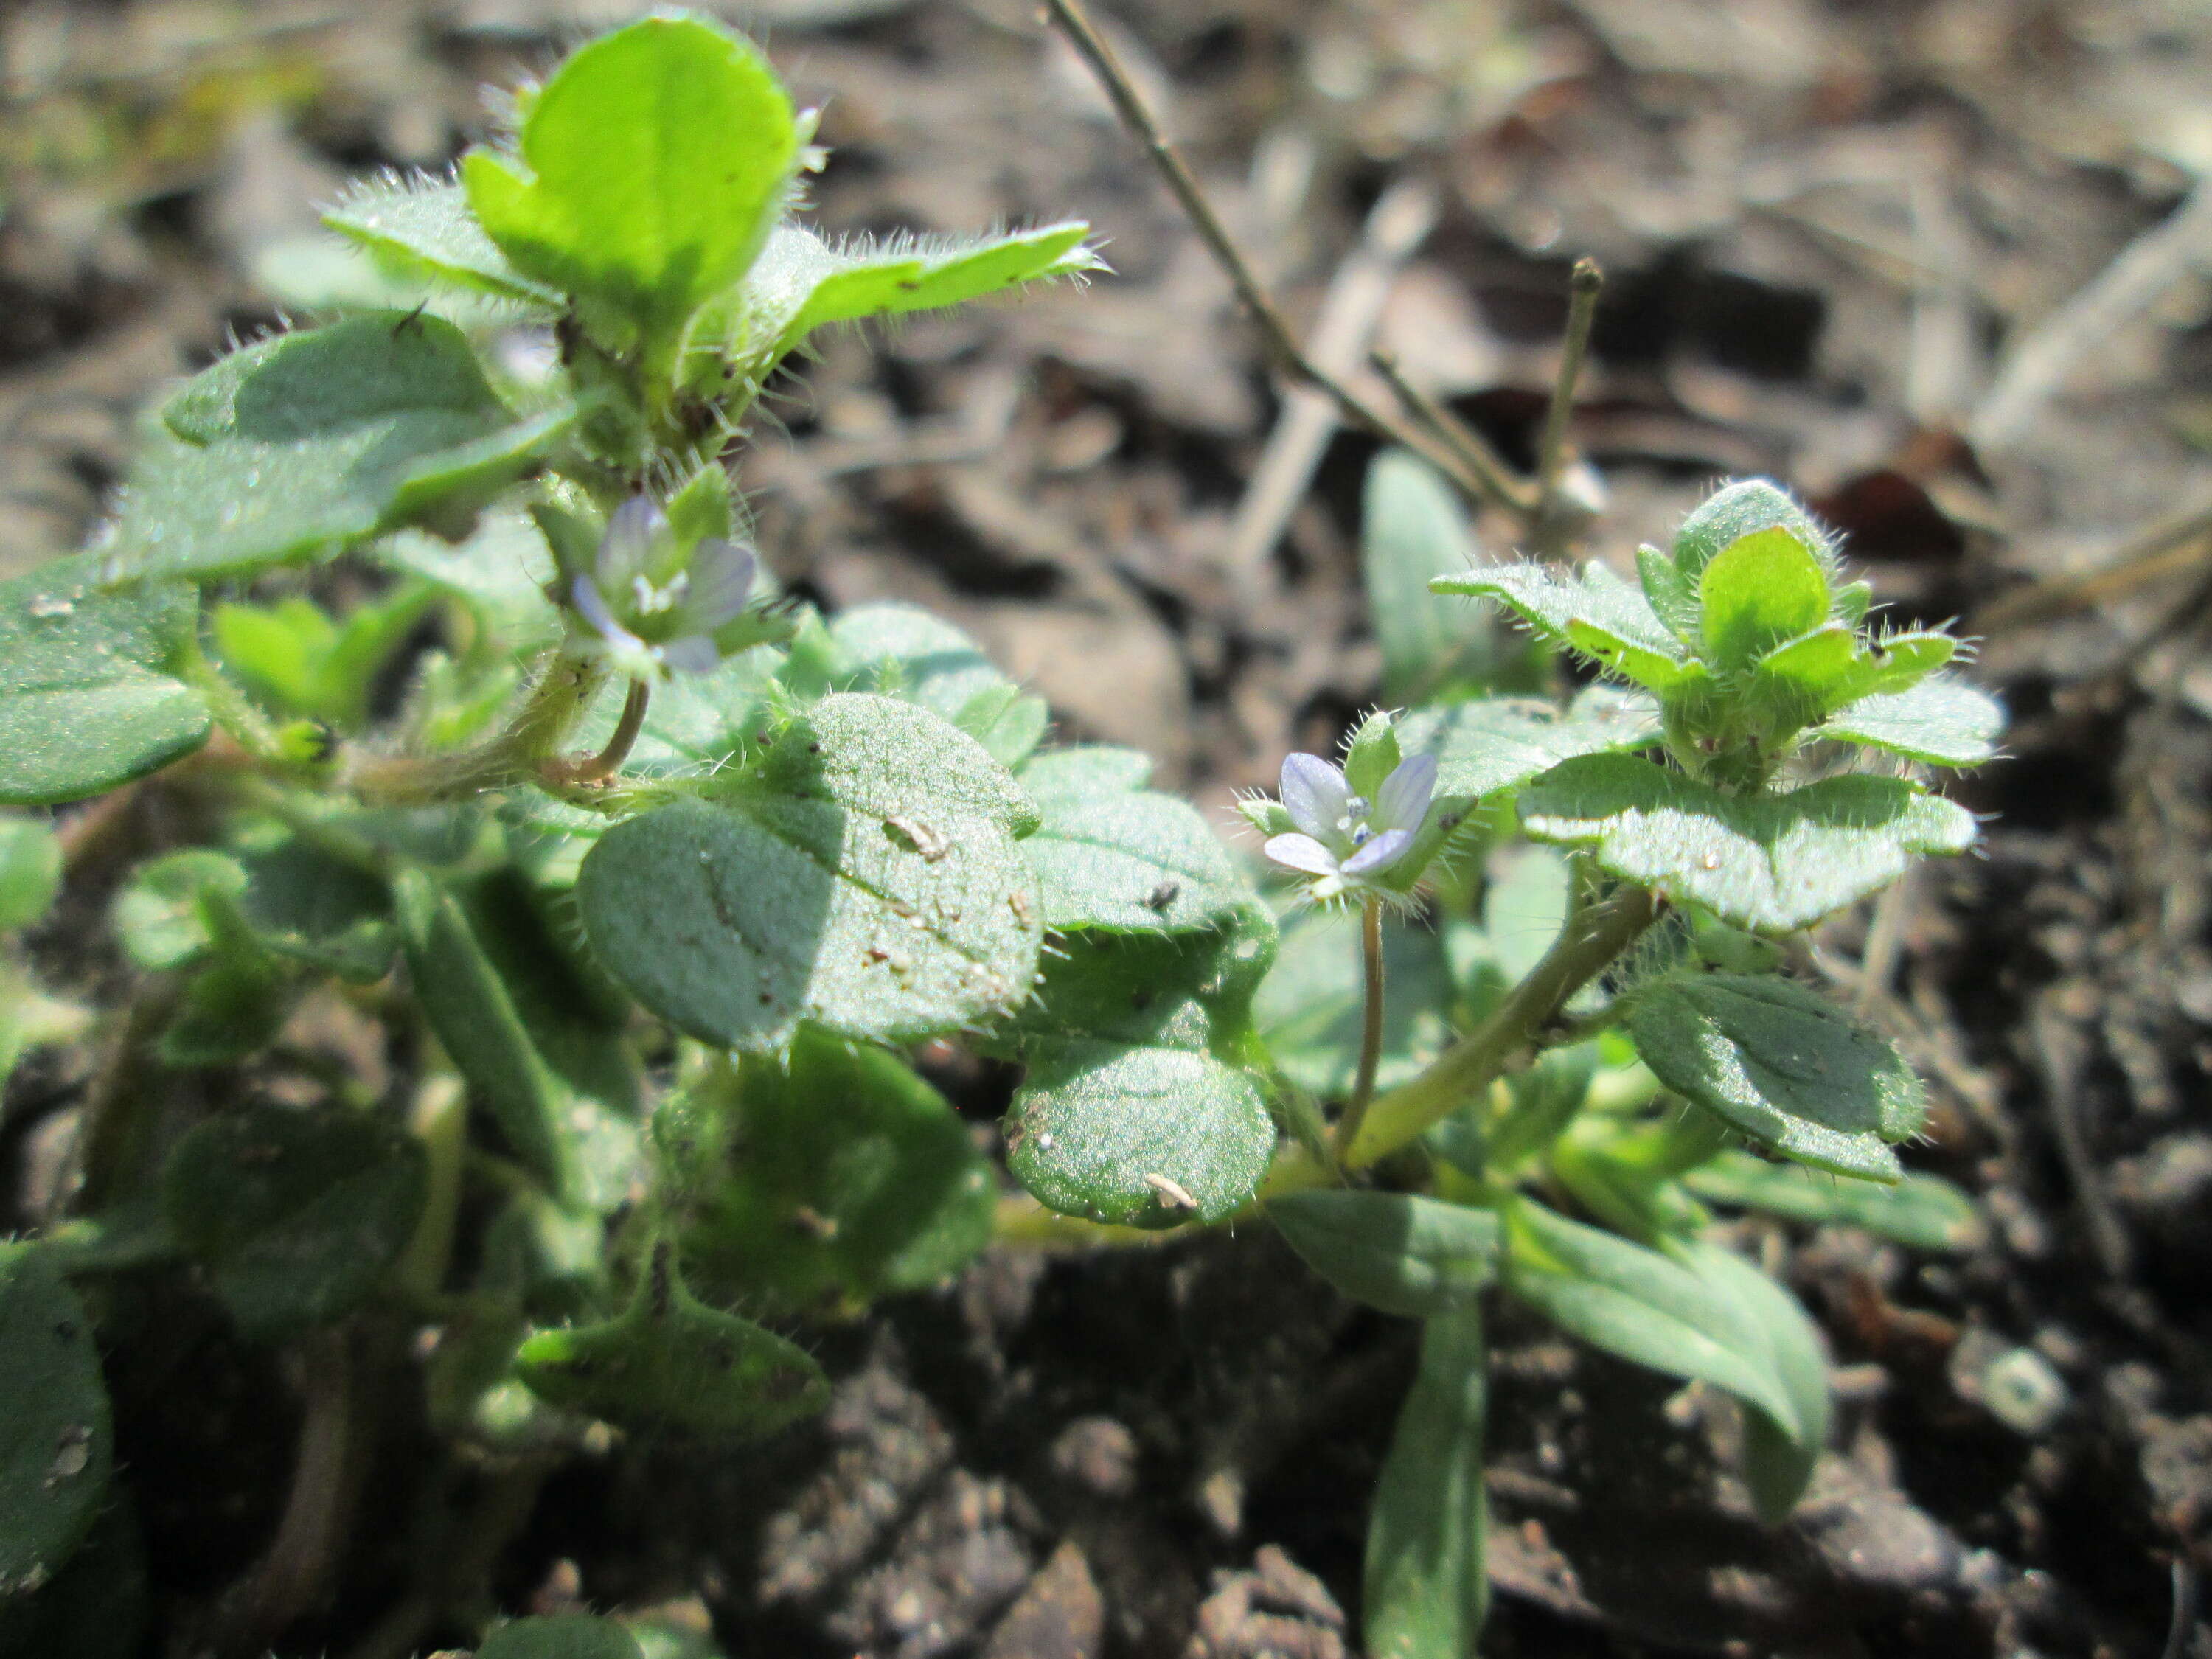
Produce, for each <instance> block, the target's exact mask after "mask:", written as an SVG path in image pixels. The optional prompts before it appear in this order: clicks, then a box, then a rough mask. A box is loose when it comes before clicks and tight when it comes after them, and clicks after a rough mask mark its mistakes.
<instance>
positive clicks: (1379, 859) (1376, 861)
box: [1339, 829, 1413, 876]
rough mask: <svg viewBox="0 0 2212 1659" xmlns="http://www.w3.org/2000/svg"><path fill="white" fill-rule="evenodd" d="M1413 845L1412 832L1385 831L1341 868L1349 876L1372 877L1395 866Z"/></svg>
mask: <svg viewBox="0 0 2212 1659" xmlns="http://www.w3.org/2000/svg"><path fill="white" fill-rule="evenodd" d="M1412 845H1413V831H1412V830H1410V829H1385V830H1384V831H1383V833H1382V834H1381V835H1379V836H1375V837H1374V838H1373V839H1372V840H1370V841H1369V842H1368V843H1367V844H1366V845H1365V846H1364V847H1362V848H1360V849H1359V850H1358V852H1357V853H1354V854H1352V856H1351V857H1350V858H1348V859H1346V860H1345V861H1344V862H1343V864H1342V865H1341V866H1339V868H1340V870H1341V871H1342V872H1343V873H1344V874H1346V875H1347V876H1371V875H1373V874H1374V873H1375V872H1376V871H1377V870H1382V869H1385V868H1387V867H1389V866H1391V865H1393V864H1395V863H1396V862H1397V861H1398V860H1400V859H1401V857H1403V856H1404V855H1405V852H1406V849H1407V848H1409V847H1411V846H1412Z"/></svg>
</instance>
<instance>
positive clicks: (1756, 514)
mask: <svg viewBox="0 0 2212 1659" xmlns="http://www.w3.org/2000/svg"><path fill="white" fill-rule="evenodd" d="M1762 530H1780V531H1784V532H1787V533H1788V534H1789V535H1790V536H1791V537H1792V538H1795V539H1796V540H1797V541H1799V542H1801V543H1802V544H1804V545H1805V546H1807V547H1808V548H1810V549H1812V550H1813V552H1814V556H1815V557H1816V558H1818V559H1819V560H1820V563H1821V564H1822V566H1823V567H1824V568H1826V567H1827V566H1830V565H1832V564H1833V562H1834V553H1833V551H1832V549H1831V548H1830V546H1829V543H1828V537H1827V533H1826V532H1825V531H1823V530H1822V529H1821V528H1820V525H1819V524H1818V523H1816V522H1815V521H1814V518H1813V515H1812V514H1811V513H1808V512H1806V511H1805V509H1804V508H1803V507H1800V506H1798V505H1797V503H1796V502H1795V501H1791V500H1790V497H1789V495H1787V494H1786V493H1785V492H1784V491H1783V490H1781V489H1777V488H1776V487H1775V486H1774V485H1773V484H1771V483H1768V482H1767V481H1766V480H1765V478H1745V479H1741V480H1739V481H1738V482H1736V483H1731V484H1728V485H1726V486H1724V487H1723V488H1722V489H1717V490H1715V491H1714V492H1713V493H1712V494H1711V495H1708V496H1707V497H1706V498H1705V501H1703V502H1702V503H1701V504H1700V505H1699V507H1698V509H1697V510H1696V511H1695V512H1693V513H1691V514H1690V516H1689V517H1688V518H1686V519H1685V520H1682V527H1681V528H1680V530H1678V531H1677V532H1674V565H1675V568H1677V569H1678V570H1680V572H1681V574H1682V575H1683V576H1684V577H1686V579H1687V580H1690V581H1692V582H1695V581H1697V580H1699V578H1701V577H1702V576H1703V575H1704V574H1705V567H1706V566H1707V565H1709V564H1711V562H1713V561H1714V560H1715V559H1717V558H1718V557H1719V556H1720V555H1721V553H1722V551H1723V550H1724V549H1727V548H1729V547H1732V546H1734V545H1735V544H1736V543H1738V542H1740V541H1741V540H1742V539H1743V538H1745V537H1747V536H1752V535H1756V534H1757V533H1758V532H1760V531H1762ZM1808 625H1809V624H1808Z"/></svg>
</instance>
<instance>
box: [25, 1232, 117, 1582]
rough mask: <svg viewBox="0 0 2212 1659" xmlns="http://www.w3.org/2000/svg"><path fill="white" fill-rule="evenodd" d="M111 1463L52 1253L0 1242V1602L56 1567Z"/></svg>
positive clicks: (85, 1525) (95, 1369)
mask: <svg viewBox="0 0 2212 1659" xmlns="http://www.w3.org/2000/svg"><path fill="white" fill-rule="evenodd" d="M113 1457H114V1449H113V1443H112V1439H111V1437H110V1431H109V1427H108V1411H107V1389H106V1385H105V1384H104V1383H102V1381H101V1380H100V1353H99V1351H98V1350H97V1349H96V1348H95V1347H94V1346H93V1340H92V1321H91V1320H90V1319H89V1318H88V1316H86V1314H85V1310H84V1304H82V1302H80V1301H78V1300H77V1297H76V1291H72V1290H71V1289H70V1287H69V1285H68V1284H67V1283H66V1282H65V1281H64V1279H63V1278H62V1274H61V1268H60V1267H59V1266H58V1264H57V1262H56V1261H55V1260H54V1258H53V1256H52V1255H51V1254H50V1253H49V1252H47V1251H46V1250H44V1249H40V1247H39V1246H38V1245H36V1244H21V1243H16V1244H10V1243H0V1601H6V1600H7V1599H8V1598H9V1597H10V1596H13V1595H20V1594H21V1593H23V1592H25V1591H27V1590H33V1589H38V1588H39V1587H40V1585H42V1584H44V1583H46V1581H47V1580H49V1579H51V1578H52V1577H54V1575H55V1574H56V1573H57V1572H58V1571H60V1570H61V1568H62V1566H63V1564H64V1563H65V1562H66V1561H67V1560H68V1559H70V1554H71V1553H72V1552H73V1551H75V1550H76V1547H77V1546H78V1544H79V1543H81V1542H82V1541H83V1538H84V1535H85V1534H86V1532H87V1531H88V1530H89V1529H90V1528H91V1526H92V1523H93V1522H94V1518H95V1517H96V1516H98V1515H99V1514H100V1500H101V1498H102V1497H103V1496H104V1495H105V1493H106V1490H107V1479H108V1473H109V1470H110V1468H111V1467H112V1460H113Z"/></svg>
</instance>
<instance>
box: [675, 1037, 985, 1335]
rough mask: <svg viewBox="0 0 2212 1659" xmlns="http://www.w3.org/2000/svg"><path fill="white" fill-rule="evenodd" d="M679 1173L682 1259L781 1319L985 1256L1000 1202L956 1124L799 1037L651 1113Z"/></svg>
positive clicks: (897, 1082)
mask: <svg viewBox="0 0 2212 1659" xmlns="http://www.w3.org/2000/svg"><path fill="white" fill-rule="evenodd" d="M653 1138H654V1139H655V1141H656V1143H658V1144H659V1146H661V1148H662V1149H663V1155H664V1157H665V1158H666V1159H667V1161H668V1163H669V1164H670V1165H671V1167H674V1168H677V1169H680V1170H684V1171H685V1172H686V1173H685V1175H684V1177H683V1185H684V1198H683V1200H682V1206H681V1213H682V1214H683V1215H684V1230H683V1234H682V1243H683V1249H684V1262H685V1265H686V1267H687V1269H688V1270H689V1271H690V1272H691V1273H693V1274H694V1276H695V1277H696V1279H698V1280H699V1282H700V1283H702V1285H710V1286H712V1287H713V1289H714V1291H715V1293H716V1294H717V1295H718V1296H726V1297H728V1298H730V1299H731V1300H733V1301H738V1302H742V1303H744V1304H745V1305H748V1306H750V1305H754V1304H756V1303H757V1302H758V1301H760V1300H761V1299H763V1298H765V1300H766V1304H767V1305H769V1306H770V1307H772V1308H775V1309H780V1310H793V1311H805V1310H819V1309H821V1308H823V1307H824V1306H837V1305H842V1306H845V1307H848V1308H859V1307H863V1306H865V1305H866V1304H868V1303H869V1302H871V1301H872V1300H874V1299H875V1298H876V1297H879V1296H885V1295H890V1294H891V1293H893V1292H896V1291H913V1290H921V1289H925V1288H927V1287H928V1286H930V1285H936V1284H938V1283H939V1282H941V1281H943V1280H945V1279H948V1278H950V1277H951V1275H952V1274H953V1273H957V1272H958V1271H959V1270H960V1269H961V1268H962V1267H965V1266H966V1265H967V1263H968V1262H969V1260H970V1259H972V1258H973V1257H974V1256H975V1255H976V1254H977V1253H978V1252H980V1251H981V1249H983V1247H984V1246H985V1245H986V1244H987V1243H990V1239H991V1224H992V1217H993V1213H994V1206H995V1205H996V1202H997V1198H998V1194H997V1189H996V1186H995V1183H994V1182H993V1180H992V1178H991V1173H990V1167H989V1164H987V1161H986V1160H985V1158H983V1155H982V1154H981V1152H978V1151H977V1150H976V1147H975V1142H974V1140H973V1139H972V1138H971V1137H970V1136H969V1133H968V1127H967V1125H966V1124H964V1123H963V1122H962V1121H961V1120H960V1118H959V1117H958V1115H957V1114H955V1113H954V1111H953V1110H952V1109H951V1107H950V1106H949V1105H947V1104H946V1103H945V1098H944V1097H943V1096H941V1095H939V1093H938V1092H937V1091H936V1090H934V1089H933V1088H931V1087H930V1086H929V1085H928V1084H927V1083H925V1082H924V1081H923V1080H922V1079H921V1078H919V1077H917V1076H915V1073H914V1071H913V1070H912V1068H911V1067H909V1066H908V1065H907V1064H906V1063H905V1062H904V1061H903V1060H900V1059H898V1058H897V1057H896V1056H895V1055H892V1054H886V1053H884V1051H883V1050H881V1049H878V1048H863V1047H859V1046H856V1045H854V1044H852V1043H848V1042H842V1041H840V1040H838V1039H836V1038H835V1037H831V1036H827V1035H825V1034H823V1033H822V1032H820V1031H817V1030H812V1029H811V1028H809V1027H805V1026H801V1027H800V1028H799V1035H798V1036H796V1037H795V1038H793V1042H792V1045H791V1051H790V1053H789V1054H788V1055H787V1056H784V1057H783V1058H781V1059H780V1060H768V1059H757V1058H756V1059H746V1060H741V1061H740V1062H738V1065H737V1066H735V1067H733V1068H730V1069H726V1070H724V1071H721V1072H719V1073H714V1074H711V1075H710V1076H708V1077H707V1078H705V1079H702V1080H701V1081H700V1082H698V1083H697V1084H695V1085H693V1086H692V1087H691V1088H690V1089H689V1090H687V1091H684V1093H683V1094H682V1095H679V1096H678V1097H676V1098H675V1099H673V1100H671V1101H670V1102H668V1103H666V1104H665V1105H663V1106H662V1107H661V1108H660V1109H659V1111H657V1112H656V1113H655V1114H654V1117H653Z"/></svg>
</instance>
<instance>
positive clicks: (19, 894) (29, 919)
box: [0, 817, 62, 933]
mask: <svg viewBox="0 0 2212 1659" xmlns="http://www.w3.org/2000/svg"><path fill="white" fill-rule="evenodd" d="M61 890H62V844H61V842H59V841H58V840H56V839H55V837H54V832H53V831H52V829H48V828H47V827H46V825H45V824H43V823H40V822H38V820H36V819H35V818H14V817H0V933H8V932H9V931H10V930H12V929H14V928H17V927H29V926H30V925H31V924H32V923H33V922H34V921H39V920H40V919H41V918H42V917H44V916H45V915H46V912H47V911H48V910H50V909H52V908H53V903H54V898H55V896H56V895H58V893H60V891H61Z"/></svg>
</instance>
